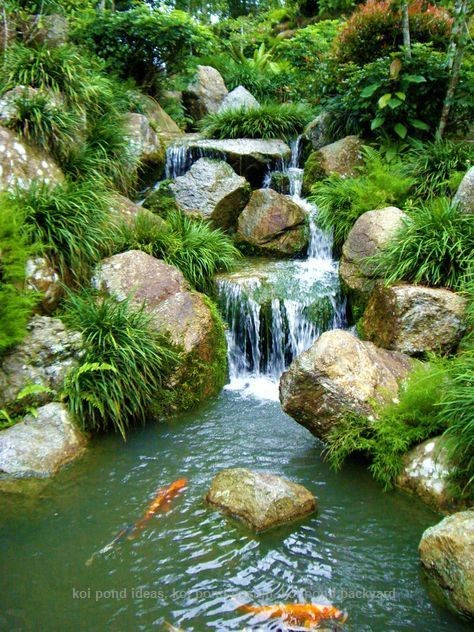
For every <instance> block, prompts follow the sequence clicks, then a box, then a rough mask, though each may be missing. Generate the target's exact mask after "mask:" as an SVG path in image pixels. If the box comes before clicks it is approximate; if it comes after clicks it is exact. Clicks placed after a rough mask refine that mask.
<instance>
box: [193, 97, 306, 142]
mask: <svg viewBox="0 0 474 632" xmlns="http://www.w3.org/2000/svg"><path fill="white" fill-rule="evenodd" d="M310 117H311V112H308V110H306V109H304V108H302V107H301V106H298V105H293V104H289V103H284V104H281V105H278V104H274V103H271V104H270V103H269V104H266V105H262V106H261V107H260V108H250V109H249V108H245V107H243V108H239V109H235V110H226V111H224V112H220V113H216V114H209V115H208V116H206V117H205V118H204V119H203V120H202V123H201V125H202V130H203V132H204V134H205V135H206V136H208V137H210V138H284V139H290V138H294V137H295V136H297V135H298V134H299V133H300V132H301V131H302V130H303V127H304V125H305V124H306V123H307V122H308V120H309V119H310Z"/></svg>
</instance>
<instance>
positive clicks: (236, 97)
mask: <svg viewBox="0 0 474 632" xmlns="http://www.w3.org/2000/svg"><path fill="white" fill-rule="evenodd" d="M259 107H260V103H259V102H258V101H257V99H256V98H255V97H254V96H253V94H251V93H250V92H249V91H248V90H247V89H246V88H244V86H237V88H234V89H233V90H232V91H231V92H229V94H228V95H227V96H226V97H225V99H224V100H223V101H222V103H221V106H220V108H219V112H227V111H228V110H238V109H240V108H246V109H247V110H252V109H255V108H259Z"/></svg>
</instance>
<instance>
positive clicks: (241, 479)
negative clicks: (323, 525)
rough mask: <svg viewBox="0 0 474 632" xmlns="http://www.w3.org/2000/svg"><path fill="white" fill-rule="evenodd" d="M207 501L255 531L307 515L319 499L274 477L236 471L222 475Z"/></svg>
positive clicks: (226, 471) (265, 474)
mask: <svg viewBox="0 0 474 632" xmlns="http://www.w3.org/2000/svg"><path fill="white" fill-rule="evenodd" d="M206 501H207V502H208V503H209V504H210V505H212V506H214V507H216V508H217V509H219V510H220V511H222V512H224V513H226V514H230V515H232V516H236V517H237V518H240V519H241V520H243V521H244V522H245V523H246V524H247V525H248V526H249V527H251V528H252V529H254V530H255V531H265V530H266V529H270V528H272V527H276V526H278V525H281V524H284V523H287V522H290V521H292V520H296V519H298V518H302V517H304V516H307V515H308V514H310V513H312V512H313V511H315V509H316V507H317V503H316V498H315V497H314V496H313V494H312V493H311V492H310V491H308V490H307V489H306V488H305V487H303V486H302V485H298V484H297V483H292V482H291V481H288V480H286V479H284V478H281V477H280V476H276V475H275V474H267V473H264V472H255V471H252V470H247V469H244V468H235V469H229V470H223V471H222V472H219V473H218V474H217V475H216V476H215V477H214V480H213V481H212V484H211V487H210V489H209V491H208V493H207V496H206Z"/></svg>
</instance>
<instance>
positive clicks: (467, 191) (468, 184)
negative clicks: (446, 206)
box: [453, 167, 474, 215]
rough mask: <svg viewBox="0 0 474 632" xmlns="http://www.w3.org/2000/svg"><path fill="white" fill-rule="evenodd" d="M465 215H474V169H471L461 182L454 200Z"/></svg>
mask: <svg viewBox="0 0 474 632" xmlns="http://www.w3.org/2000/svg"><path fill="white" fill-rule="evenodd" d="M453 202H455V203H456V204H458V205H459V208H460V209H461V211H462V212H463V213H469V214H470V215H473V214H474V167H471V168H470V169H469V171H468V172H467V173H466V175H465V176H464V178H463V179H462V180H461V184H460V185H459V187H458V190H457V191H456V195H455V196H454V200H453Z"/></svg>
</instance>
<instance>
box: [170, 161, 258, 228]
mask: <svg viewBox="0 0 474 632" xmlns="http://www.w3.org/2000/svg"><path fill="white" fill-rule="evenodd" d="M170 190H171V191H172V193H173V194H174V197H175V200H176V204H177V205H178V207H179V208H180V209H181V211H183V212H184V213H188V214H197V215H200V216H201V217H203V218H204V219H208V220H210V221H211V222H212V224H214V225H215V226H217V227H219V228H223V229H229V228H232V227H234V226H235V224H236V222H237V218H238V216H239V215H240V213H241V212H242V210H243V208H244V207H245V205H246V204H247V202H248V200H249V197H250V187H249V185H248V183H247V181H246V180H245V178H242V176H238V175H237V174H236V173H235V171H234V170H233V169H232V167H231V166H230V165H228V164H227V163H226V162H223V161H222V160H211V159H209V158H201V159H200V160H198V161H197V162H195V163H194V164H193V166H192V167H191V169H190V170H189V171H188V172H187V173H186V174H185V175H184V176H180V177H179V178H176V180H174V182H173V183H172V184H170Z"/></svg>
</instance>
